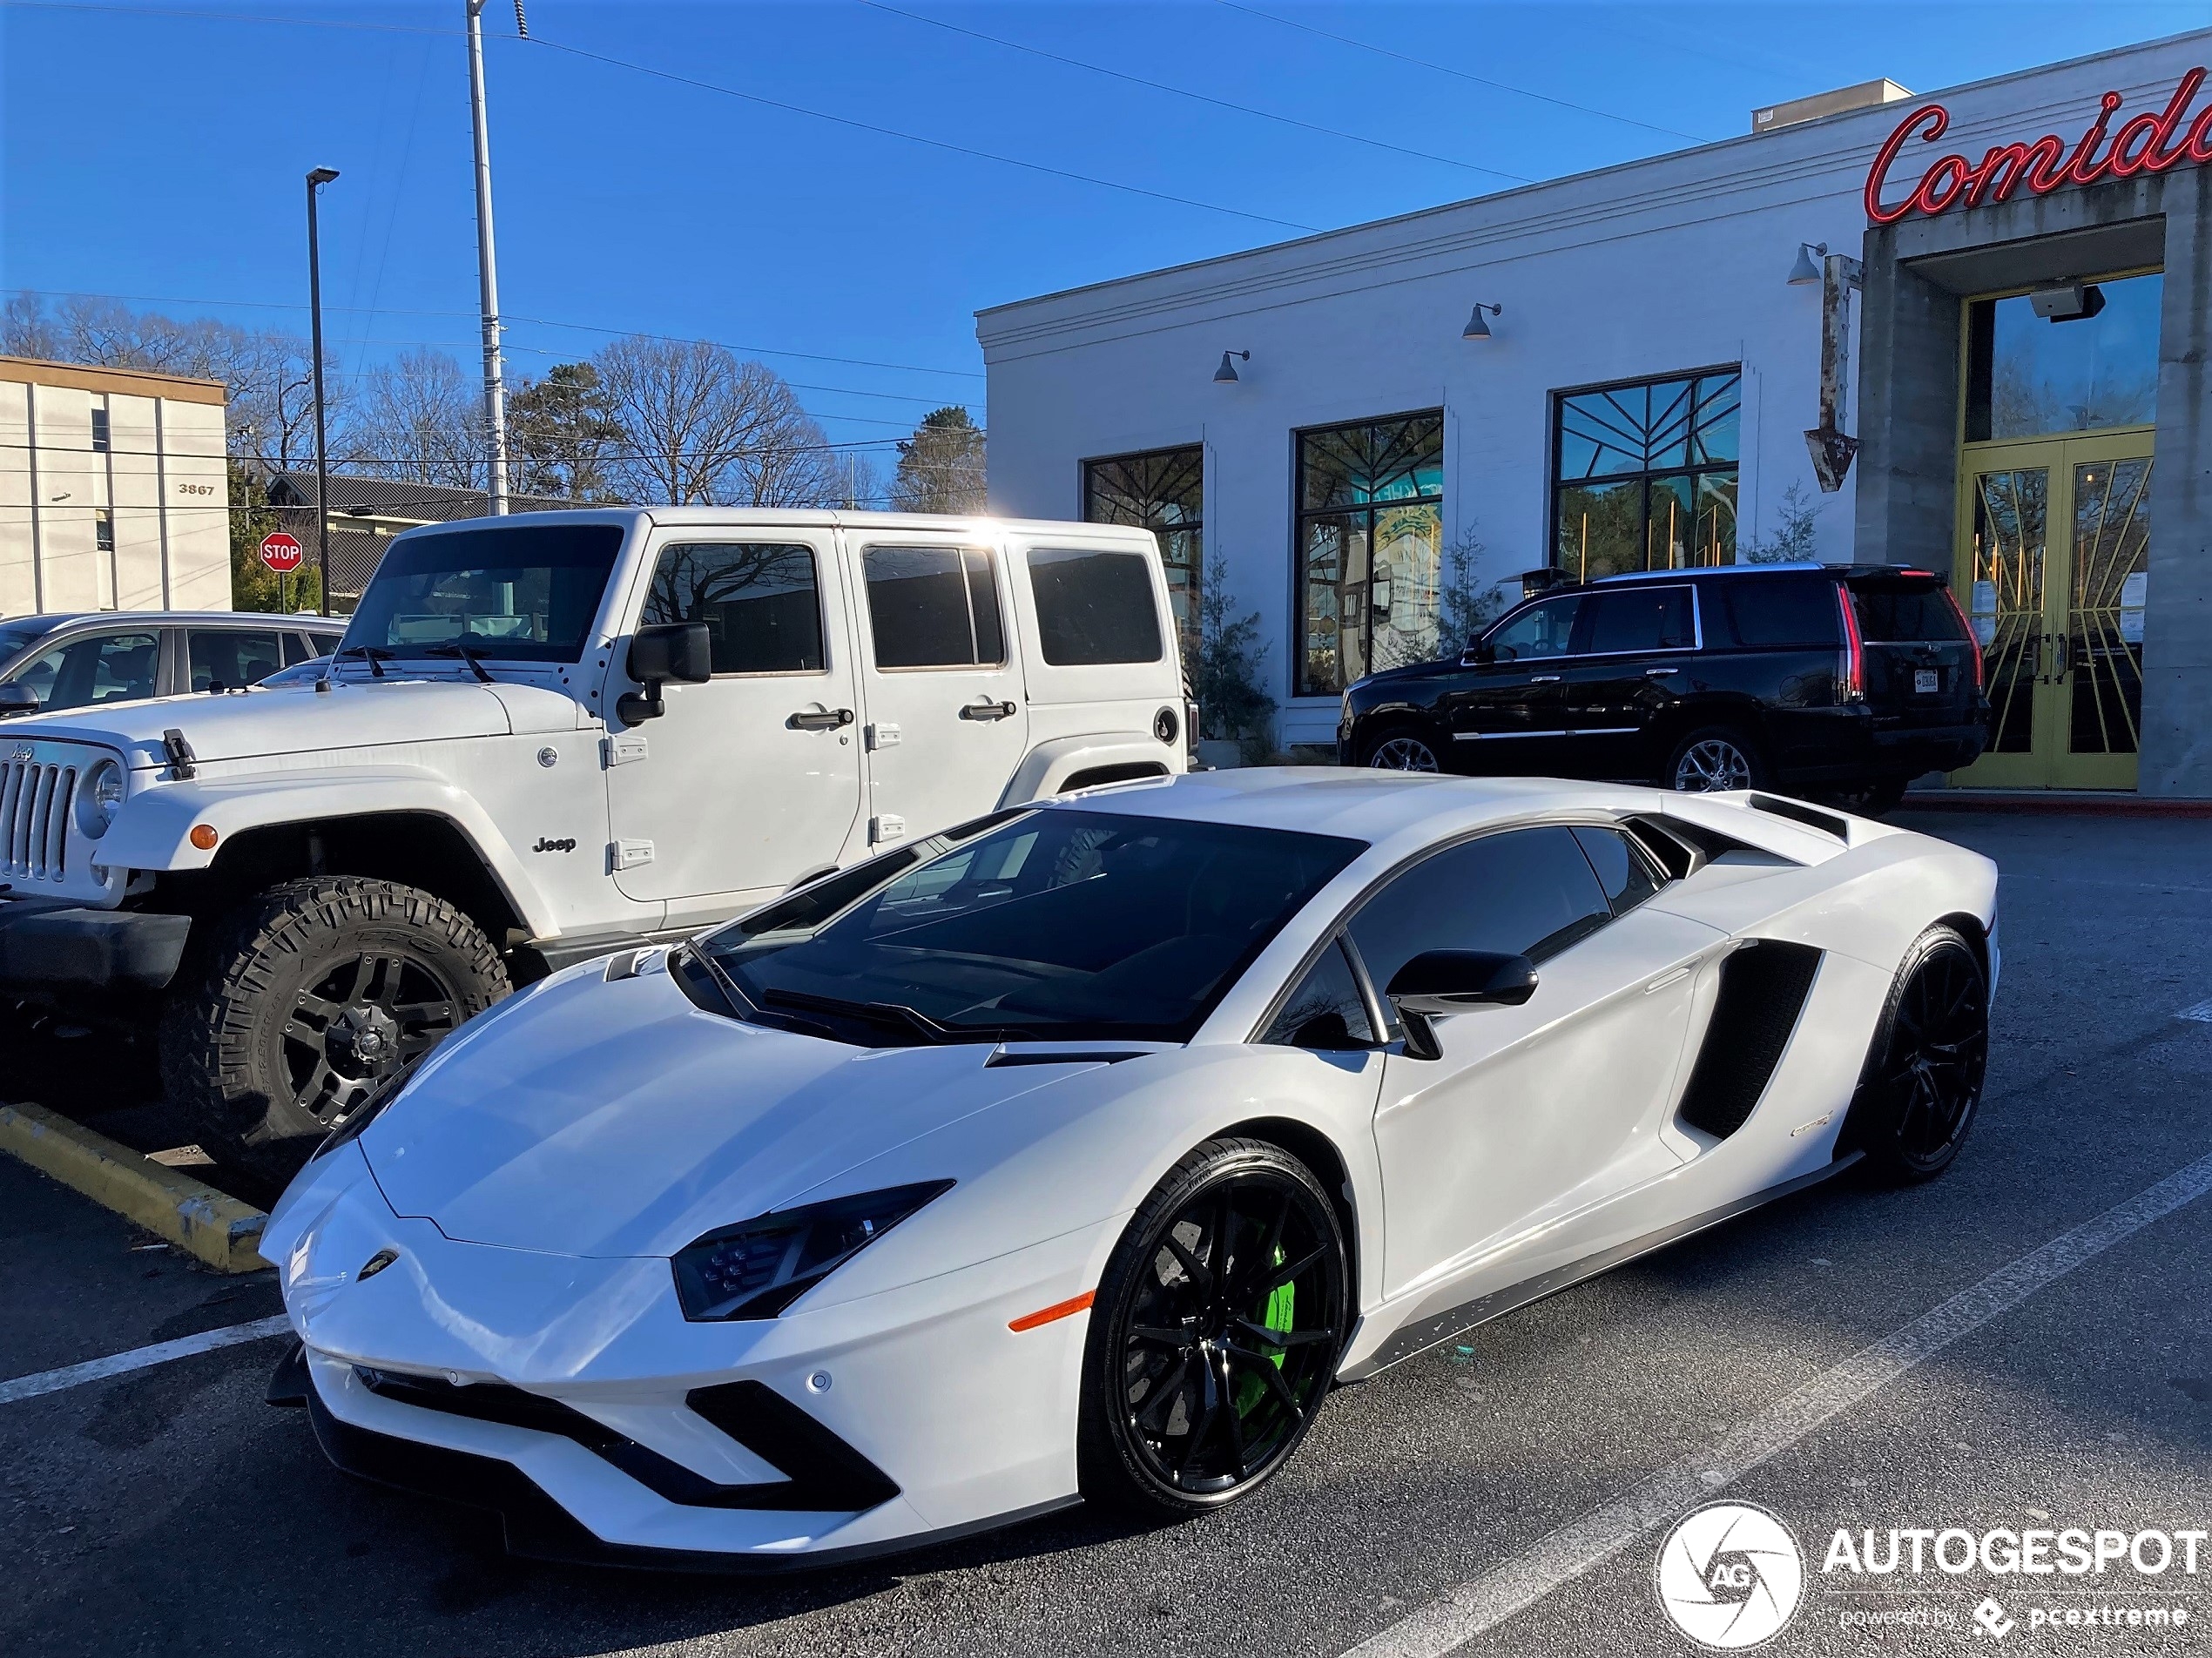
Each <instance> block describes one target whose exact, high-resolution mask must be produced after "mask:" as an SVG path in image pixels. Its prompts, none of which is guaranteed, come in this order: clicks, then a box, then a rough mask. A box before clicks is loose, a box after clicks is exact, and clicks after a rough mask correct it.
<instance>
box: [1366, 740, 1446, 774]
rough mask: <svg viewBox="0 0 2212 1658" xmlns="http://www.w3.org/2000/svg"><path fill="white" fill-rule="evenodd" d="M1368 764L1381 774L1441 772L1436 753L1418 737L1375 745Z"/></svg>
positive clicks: (1386, 741)
mask: <svg viewBox="0 0 2212 1658" xmlns="http://www.w3.org/2000/svg"><path fill="white" fill-rule="evenodd" d="M1367 764H1368V765H1371V766H1372V767H1374V768H1375V770H1377V771H1379V772H1440V771H1442V770H1443V769H1444V768H1443V767H1442V766H1441V765H1438V764H1437V761H1436V751H1435V750H1434V749H1433V748H1431V747H1430V746H1429V745H1427V744H1426V743H1424V742H1422V741H1421V739H1420V738H1418V737H1393V738H1386V739H1385V740H1383V741H1382V742H1379V743H1378V744H1376V745H1375V746H1374V750H1373V751H1372V752H1371V753H1370V754H1369V755H1368V756H1367Z"/></svg>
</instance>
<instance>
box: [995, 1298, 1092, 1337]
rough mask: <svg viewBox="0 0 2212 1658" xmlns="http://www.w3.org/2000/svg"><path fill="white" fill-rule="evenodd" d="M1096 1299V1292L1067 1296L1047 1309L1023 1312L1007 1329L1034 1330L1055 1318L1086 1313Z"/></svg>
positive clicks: (1041, 1308)
mask: <svg viewBox="0 0 2212 1658" xmlns="http://www.w3.org/2000/svg"><path fill="white" fill-rule="evenodd" d="M1097 1298H1098V1291H1096V1290H1086V1291H1083V1292H1082V1294H1081V1295H1079V1296H1069V1297H1068V1298H1067V1299H1066V1300H1065V1301H1055V1302H1054V1303H1053V1304H1051V1305H1050V1306H1049V1307H1039V1308H1038V1309H1037V1310H1036V1311H1035V1312H1025V1313H1023V1314H1022V1316H1021V1317H1020V1318H1016V1319H1015V1320H1014V1321H1013V1322H1012V1323H1011V1324H1008V1325H1007V1328H1008V1330H1012V1331H1017V1332H1018V1331H1024V1330H1035V1328H1036V1327H1037V1326H1038V1325H1039V1324H1050V1323H1052V1322H1053V1321H1054V1320H1055V1319H1056V1318H1072V1317H1073V1316H1074V1315H1075V1314H1076V1313H1079V1312H1088V1311H1089V1310H1090V1304H1091V1303H1092V1302H1094V1301H1096V1299H1097Z"/></svg>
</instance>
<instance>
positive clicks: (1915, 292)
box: [1851, 227, 1959, 573]
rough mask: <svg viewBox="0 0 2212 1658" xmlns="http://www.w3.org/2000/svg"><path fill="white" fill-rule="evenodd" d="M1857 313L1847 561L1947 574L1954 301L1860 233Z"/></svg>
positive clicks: (1878, 233) (1952, 480)
mask: <svg viewBox="0 0 2212 1658" xmlns="http://www.w3.org/2000/svg"><path fill="white" fill-rule="evenodd" d="M1865 265H1866V279H1865V288H1864V289H1863V290H1862V293H1861V296H1860V306H1859V325H1860V326H1859V335H1860V343H1859V362H1860V364H1861V367H1860V369H1859V381H1858V441H1859V448H1858V463H1857V470H1858V527H1857V531H1856V534H1855V536H1854V539H1853V542H1852V548H1851V557H1852V559H1853V561H1854V562H1856V563H1861V564H1881V563H1892V564H1918V565H1919V566H1921V567H1922V568H1923V569H1925V570H1941V571H1944V572H1946V573H1947V572H1948V571H1949V570H1950V569H1951V553H1952V543H1953V541H1954V540H1955V539H1956V534H1957V523H1958V512H1959V296H1958V295H1957V294H1955V293H1950V292H1948V291H1947V290H1946V289H1944V288H1941V287H1939V286H1936V285H1935V284H1934V283H1933V282H1931V281H1928V280H1926V279H1925V278H1924V277H1921V276H1919V275H1917V274H1915V273H1913V271H1912V269H1911V268H1910V267H1909V266H1905V265H1904V264H1903V263H1901V262H1900V259H1899V253H1898V246H1897V239H1896V235H1895V233H1894V232H1893V231H1892V230H1891V229H1888V228H1886V227H1885V228H1883V229H1878V230H1871V231H1869V232H1868V233H1866V251H1865Z"/></svg>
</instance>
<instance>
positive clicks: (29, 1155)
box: [0, 1105, 269, 1272]
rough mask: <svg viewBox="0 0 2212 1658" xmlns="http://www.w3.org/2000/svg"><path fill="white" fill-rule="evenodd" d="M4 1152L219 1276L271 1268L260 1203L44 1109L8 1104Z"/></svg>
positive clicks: (2, 1125)
mask: <svg viewBox="0 0 2212 1658" xmlns="http://www.w3.org/2000/svg"><path fill="white" fill-rule="evenodd" d="M0 1151H6V1152H10V1153H12V1154H13V1155H14V1156H17V1157H20V1158H21V1159H22V1160H23V1161H24V1162H25V1163H29V1164H30V1166H31V1167H32V1168H33V1169H41V1170H43V1171H44V1172H45V1173H47V1174H49V1175H51V1176H53V1177H54V1178H55V1179H56V1180H58V1181H60V1182H61V1183H62V1184H63V1185H64V1186H68V1187H71V1188H73V1189H74V1190H78V1191H81V1192H83V1193H84V1195H85V1196H87V1197H89V1198H91V1200H92V1201H93V1202H94V1203H100V1204H104V1205H105V1207H107V1208H109V1209H111V1210H114V1211H115V1212H116V1213H117V1214H118V1215H120V1216H122V1217H124V1218H125V1219H126V1220H129V1221H132V1222H133V1223H136V1224H138V1225H139V1226H143V1227H145V1229H146V1230H148V1231H149V1232H152V1233H154V1234H155V1235H156V1236H158V1237H165V1238H167V1239H168V1240H169V1241H170V1242H171V1243H172V1244H175V1245H176V1246H177V1247H178V1248H179V1249H180V1250H187V1251H189V1252H190V1253H191V1254H192V1255H195V1256H197V1257H199V1259H201V1260H203V1261H205V1262H206V1263H207V1264H208V1265H210V1266H212V1267H213V1268H214V1269H215V1270H217V1271H218V1272H258V1271H260V1270H261V1269H262V1268H263V1267H265V1266H266V1265H268V1263H267V1262H266V1261H264V1260H263V1259H262V1258H261V1257H260V1251H259V1249H258V1247H257V1246H258V1245H259V1244H260V1241H261V1228H262V1226H263V1225H264V1224H265V1223H266V1222H267V1220H268V1218H269V1217H267V1216H266V1215H265V1214H263V1213H262V1212H261V1211H260V1210H258V1209H256V1208H254V1207H253V1204H251V1203H240V1202H239V1200H238V1199H237V1198H235V1197H230V1196H225V1195H224V1194H223V1193H221V1192H219V1191H217V1190H215V1189H214V1188H213V1187H212V1186H203V1185H201V1184H200V1183H199V1182H198V1181H196V1180H193V1179H191V1178H190V1177H188V1176H185V1175H184V1174H182V1173H180V1172H179V1171H178V1170H177V1169H165V1168H163V1167H162V1166H161V1165H160V1164H159V1163H153V1162H151V1161H149V1160H148V1159H146V1158H145V1157H141V1156H139V1155H138V1153H137V1152H135V1151H133V1150H132V1149H130V1148H129V1147H128V1146H124V1145H118V1144H117V1143H116V1142H114V1141H112V1140H111V1139H109V1138H108V1137H107V1136H105V1135H104V1134H95V1133H93V1132H92V1130H91V1129H87V1128H85V1127H84V1126H83V1125H81V1124H79V1123H75V1122H71V1121H70V1120H69V1119H68V1118H67V1117H64V1116H57V1115H55V1114H54V1113H53V1112H51V1111H49V1110H47V1109H45V1108H44V1107H43V1106H37V1105H0Z"/></svg>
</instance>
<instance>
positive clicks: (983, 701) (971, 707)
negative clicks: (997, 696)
mask: <svg viewBox="0 0 2212 1658" xmlns="http://www.w3.org/2000/svg"><path fill="white" fill-rule="evenodd" d="M1018 712H1019V710H1018V709H1016V708H1015V705H1014V704H1012V703H1010V702H1004V703H995V702H993V701H992V700H991V699H990V698H988V697H979V698H976V699H975V700H974V702H972V703H970V704H968V706H967V707H965V708H963V709H961V711H960V717H961V718H962V719H1012V718H1014V716H1015V714H1016V713H1018Z"/></svg>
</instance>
